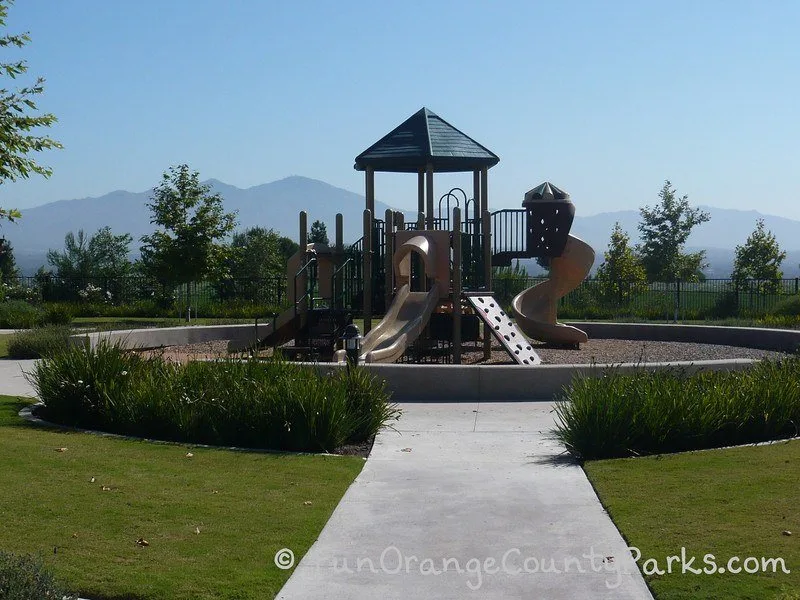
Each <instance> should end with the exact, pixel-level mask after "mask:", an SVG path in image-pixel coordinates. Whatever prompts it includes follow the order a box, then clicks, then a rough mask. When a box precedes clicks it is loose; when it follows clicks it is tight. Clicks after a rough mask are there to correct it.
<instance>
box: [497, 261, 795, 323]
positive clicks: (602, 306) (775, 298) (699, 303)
mask: <svg viewBox="0 0 800 600" xmlns="http://www.w3.org/2000/svg"><path fill="white" fill-rule="evenodd" d="M545 279H546V278H545V277H527V276H520V275H514V274H513V273H506V274H500V275H499V276H495V278H494V281H493V286H492V287H493V288H494V292H495V294H496V295H497V296H498V299H499V300H500V301H501V302H503V303H506V304H510V302H511V300H512V299H513V297H514V295H516V294H518V293H519V292H521V291H522V290H524V289H526V288H528V287H531V286H533V285H536V284H537V283H539V282H541V281H545ZM798 293H800V278H794V279H779V280H768V281H765V280H747V281H739V282H734V281H733V280H731V279H706V280H704V281H697V282H687V281H680V280H678V281H672V282H655V283H648V284H642V283H640V282H635V283H634V282H629V281H603V280H598V279H586V280H584V281H583V282H582V283H581V285H579V286H578V287H577V288H576V289H574V290H572V291H571V292H569V293H568V294H567V295H566V296H564V297H563V298H562V299H561V301H560V302H559V309H558V310H559V316H562V317H564V318H571V317H572V318H612V317H618V316H639V317H642V318H647V319H667V320H675V319H677V320H691V319H721V318H728V317H745V318H746V317H757V316H762V315H765V314H769V313H770V312H771V311H773V310H774V309H775V308H776V306H778V304H779V303H781V302H782V301H784V300H785V299H786V298H788V297H790V296H792V295H797V294H798Z"/></svg>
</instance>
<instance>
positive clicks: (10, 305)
mask: <svg viewBox="0 0 800 600" xmlns="http://www.w3.org/2000/svg"><path fill="white" fill-rule="evenodd" d="M43 316H44V313H43V311H42V309H41V308H39V307H37V306H34V305H32V304H28V303H27V302H25V301H24V300H9V301H7V302H0V328H2V329H28V328H30V327H34V326H36V325H39V324H40V323H41V322H42V318H43Z"/></svg>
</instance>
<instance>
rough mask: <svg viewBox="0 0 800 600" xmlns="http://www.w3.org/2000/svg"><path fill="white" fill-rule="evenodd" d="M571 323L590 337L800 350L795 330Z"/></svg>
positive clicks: (798, 337)
mask: <svg viewBox="0 0 800 600" xmlns="http://www.w3.org/2000/svg"><path fill="white" fill-rule="evenodd" d="M569 324H570V325H572V326H574V327H577V328H578V329H582V330H583V331H585V332H586V333H587V334H588V336H589V338H600V339H623V340H649V341H654V342H695V343H700V344H723V345H726V346H740V347H744V348H761V349H763V350H779V351H782V352H795V351H797V349H798V348H800V331H798V330H793V329H766V328H761V327H722V326H717V325H678V324H675V325H672V324H656V323H593V322H587V323H576V322H570V323H569Z"/></svg>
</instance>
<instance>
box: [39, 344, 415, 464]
mask: <svg viewBox="0 0 800 600" xmlns="http://www.w3.org/2000/svg"><path fill="white" fill-rule="evenodd" d="M29 379H30V381H31V383H32V384H33V386H34V389H35V390H36V393H37V395H38V396H39V398H40V399H41V400H42V403H43V405H44V406H43V407H42V409H41V416H42V418H43V419H45V420H48V421H52V422H54V423H59V424H62V425H68V426H73V427H80V428H85V429H92V430H99V431H107V432H110V433H119V434H123V435H131V436H137V437H144V438H152V439H159V440H167V441H179V442H191V443H199V444H211V445H218V446H239V447H246V448H256V449H272V450H289V451H308V452H334V451H336V450H337V449H338V448H341V447H343V446H354V445H356V446H358V445H363V444H364V443H365V442H367V441H368V440H369V439H370V438H372V437H373V436H374V435H375V434H376V433H377V431H378V430H379V429H380V428H381V427H383V426H384V425H388V424H390V423H391V422H392V421H394V420H395V419H396V418H397V417H398V416H399V413H400V411H399V410H398V409H397V408H396V407H395V406H394V405H392V404H390V403H389V395H388V393H387V392H386V391H385V388H384V384H383V382H382V381H380V380H378V379H376V378H374V377H373V376H372V375H371V374H370V373H368V372H367V371H364V370H362V369H357V370H353V371H352V372H350V371H344V370H342V371H341V372H340V373H336V374H334V375H332V376H325V375H321V374H319V373H317V371H316V370H315V369H313V368H310V367H304V366H301V365H297V364H293V363H289V362H285V361H282V360H279V359H275V360H267V361H258V360H246V361H242V360H223V361H212V362H207V361H190V362H188V363H187V364H180V363H176V362H171V361H167V360H164V359H163V358H161V357H159V356H149V357H145V356H142V355H140V354H137V353H132V352H129V351H127V350H124V349H122V348H120V347H119V346H114V345H110V344H107V343H101V344H99V345H98V346H96V347H95V348H94V349H89V348H87V347H84V346H74V347H72V348H70V349H68V350H66V351H64V352H61V353H59V354H56V355H54V356H52V357H50V358H47V359H46V360H43V361H41V362H39V363H37V364H36V365H35V366H34V367H33V370H32V372H31V374H30V375H29Z"/></svg>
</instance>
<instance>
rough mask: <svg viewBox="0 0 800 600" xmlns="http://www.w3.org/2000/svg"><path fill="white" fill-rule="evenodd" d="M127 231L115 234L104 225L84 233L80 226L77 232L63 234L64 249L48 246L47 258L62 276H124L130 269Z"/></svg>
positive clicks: (84, 277)
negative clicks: (88, 235)
mask: <svg viewBox="0 0 800 600" xmlns="http://www.w3.org/2000/svg"><path fill="white" fill-rule="evenodd" d="M132 239H133V238H131V236H130V234H127V233H123V234H122V235H114V234H113V233H112V232H111V228H110V227H103V228H101V229H99V230H97V232H96V233H95V234H94V235H92V236H91V237H87V236H86V234H85V233H84V231H83V229H81V230H79V231H78V235H77V236H76V235H75V234H74V233H72V232H71V231H70V232H69V233H67V235H66V236H64V249H63V250H61V251H58V250H52V249H51V250H49V251H48V252H47V262H48V263H49V264H50V265H51V266H52V267H53V268H54V269H55V275H56V276H57V277H59V278H63V279H101V278H118V277H125V276H126V275H129V274H130V272H131V261H130V258H129V253H130V244H131V241H132Z"/></svg>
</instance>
